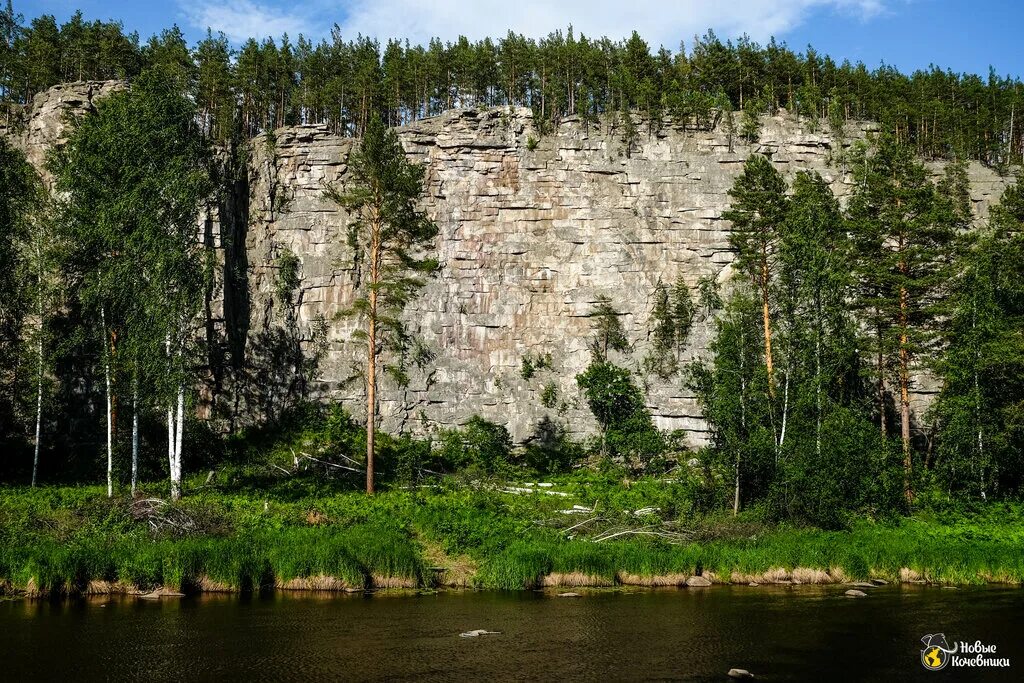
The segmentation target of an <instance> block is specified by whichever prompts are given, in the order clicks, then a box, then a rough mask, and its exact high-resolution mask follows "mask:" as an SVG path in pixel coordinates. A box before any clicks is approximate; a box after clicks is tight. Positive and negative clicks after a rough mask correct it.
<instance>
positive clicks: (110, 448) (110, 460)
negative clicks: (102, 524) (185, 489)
mask: <svg viewBox="0 0 1024 683" xmlns="http://www.w3.org/2000/svg"><path fill="white" fill-rule="evenodd" d="M100 320H101V321H102V322H103V376H104V379H105V380H106V386H107V497H108V498H112V497H113V496H114V416H113V413H114V406H113V401H112V397H111V395H110V347H109V346H107V311H106V308H105V307H100Z"/></svg>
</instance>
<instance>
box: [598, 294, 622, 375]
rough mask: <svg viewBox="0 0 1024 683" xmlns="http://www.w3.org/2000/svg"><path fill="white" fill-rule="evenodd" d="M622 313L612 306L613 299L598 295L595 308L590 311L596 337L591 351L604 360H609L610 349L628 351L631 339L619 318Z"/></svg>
mask: <svg viewBox="0 0 1024 683" xmlns="http://www.w3.org/2000/svg"><path fill="white" fill-rule="evenodd" d="M619 315H620V313H619V312H618V311H617V310H615V308H614V307H613V306H612V302H611V299H609V298H608V297H606V296H603V295H601V296H598V297H597V300H596V302H595V305H594V310H593V311H591V313H590V320H591V327H592V328H593V330H594V339H593V340H592V341H591V343H590V350H591V353H592V354H593V355H594V357H595V358H599V359H601V360H602V361H607V360H608V352H609V351H619V352H628V351H629V350H630V346H629V340H628V339H626V332H625V330H624V329H623V328H622V321H620V320H619Z"/></svg>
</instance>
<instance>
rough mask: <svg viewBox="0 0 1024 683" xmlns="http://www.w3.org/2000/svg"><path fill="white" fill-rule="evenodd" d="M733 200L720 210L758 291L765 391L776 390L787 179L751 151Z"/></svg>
mask: <svg viewBox="0 0 1024 683" xmlns="http://www.w3.org/2000/svg"><path fill="white" fill-rule="evenodd" d="M729 196H730V197H732V203H731V205H730V208H729V210H728V211H726V212H724V213H723V214H722V217H723V218H725V219H726V220H729V221H732V224H733V229H732V232H731V233H730V235H729V243H730V244H731V245H732V247H733V248H734V249H735V250H736V252H737V255H736V265H737V267H738V268H739V269H740V271H741V272H742V273H743V274H744V276H745V277H746V278H747V280H748V281H749V282H750V283H751V285H752V286H753V287H754V289H755V290H756V291H757V293H758V297H759V298H760V301H761V315H762V319H763V328H764V331H763V338H764V363H765V368H766V370H767V373H768V391H769V393H770V394H771V395H772V396H774V394H775V368H774V358H773V355H772V313H771V307H772V296H773V294H772V285H773V281H774V278H775V258H776V254H775V252H776V248H777V245H778V241H779V230H780V226H781V225H782V222H783V221H784V220H785V216H786V209H787V204H788V200H787V199H786V181H785V179H783V177H782V175H781V174H780V173H779V172H778V171H777V170H775V167H774V166H772V163H771V161H770V160H769V159H768V157H766V156H763V155H760V154H752V155H750V158H748V159H747V162H746V164H744V166H743V173H741V174H740V176H739V177H738V178H737V179H736V181H735V182H734V183H733V186H732V189H731V190H729Z"/></svg>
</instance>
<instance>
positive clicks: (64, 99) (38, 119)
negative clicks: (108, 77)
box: [0, 81, 125, 187]
mask: <svg viewBox="0 0 1024 683" xmlns="http://www.w3.org/2000/svg"><path fill="white" fill-rule="evenodd" d="M124 87H125V84H124V82H123V81H79V82H77V83H64V84H61V85H55V86H54V87H52V88H50V89H49V90H45V91H43V92H41V93H38V94H36V96H35V97H34V98H32V104H31V105H30V106H29V107H27V108H26V109H25V110H24V111H23V112H21V115H20V116H19V117H18V118H17V119H15V120H14V121H12V122H11V125H10V127H9V129H5V128H0V135H3V134H5V133H6V134H7V135H9V136H10V137H11V139H13V140H14V144H15V146H17V147H18V148H19V149H21V151H22V152H24V153H25V157H26V158H27V159H28V160H29V163H31V164H32V165H33V166H35V167H36V169H38V170H39V173H40V175H41V176H42V178H43V181H44V182H45V183H46V185H47V187H50V186H51V185H52V182H53V178H52V177H51V176H50V174H49V172H48V171H47V170H46V155H47V153H48V152H49V150H50V149H51V148H52V147H53V146H54V145H57V144H60V143H61V142H62V141H63V140H64V138H65V136H66V135H67V132H68V130H69V129H70V127H71V126H72V125H73V123H72V122H73V121H74V120H75V119H76V118H78V117H80V116H84V115H85V114H87V113H89V112H91V111H94V110H95V101H96V100H98V99H102V98H103V97H104V96H105V95H107V94H109V93H112V92H115V91H117V90H122V89H123V88H124Z"/></svg>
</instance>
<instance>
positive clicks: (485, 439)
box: [438, 415, 512, 474]
mask: <svg viewBox="0 0 1024 683" xmlns="http://www.w3.org/2000/svg"><path fill="white" fill-rule="evenodd" d="M438 452H439V456H440V458H441V460H442V462H444V463H446V464H447V465H448V466H449V467H452V468H456V469H464V468H467V467H473V468H475V469H478V470H479V471H481V472H483V473H485V474H495V473H499V472H503V471H505V470H506V469H507V468H508V466H509V460H510V456H511V454H512V437H511V436H510V435H509V433H508V430H507V429H506V428H505V426H504V425H499V424H495V423H494V422H490V421H488V420H485V419H483V418H482V417H479V416H477V415H474V416H473V417H471V418H470V419H469V421H468V422H467V423H466V425H465V427H463V428H462V429H450V430H447V431H444V432H442V433H441V435H440V445H439V448H438Z"/></svg>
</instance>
